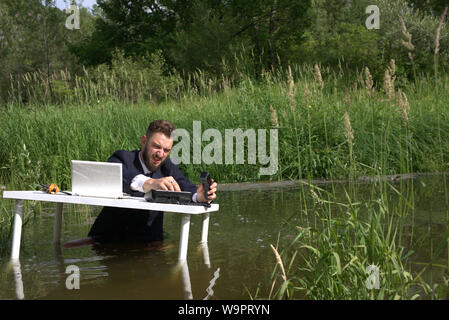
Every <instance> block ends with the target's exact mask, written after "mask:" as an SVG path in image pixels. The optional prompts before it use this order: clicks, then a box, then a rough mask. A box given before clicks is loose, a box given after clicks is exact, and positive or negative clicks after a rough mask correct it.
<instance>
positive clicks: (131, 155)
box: [65, 120, 217, 247]
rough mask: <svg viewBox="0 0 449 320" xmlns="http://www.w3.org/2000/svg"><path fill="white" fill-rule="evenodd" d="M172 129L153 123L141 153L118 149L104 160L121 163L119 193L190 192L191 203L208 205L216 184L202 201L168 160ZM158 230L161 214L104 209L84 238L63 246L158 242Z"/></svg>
mask: <svg viewBox="0 0 449 320" xmlns="http://www.w3.org/2000/svg"><path fill="white" fill-rule="evenodd" d="M174 130H175V127H174V125H173V124H172V123H170V122H169V121H166V120H156V121H153V122H151V123H150V125H149V126H148V129H147V132H146V134H145V135H143V136H142V138H141V141H140V143H141V150H134V151H125V150H118V151H116V152H114V154H113V155H112V156H111V157H110V158H109V159H108V162H118V163H122V170H123V192H125V193H127V194H129V195H131V196H135V197H143V196H144V194H145V193H146V192H148V191H150V190H151V189H156V190H171V191H190V192H192V193H193V197H192V201H194V202H211V201H212V200H214V199H215V198H216V194H215V193H216V191H217V183H216V182H213V183H212V185H211V186H210V190H209V191H208V198H207V199H206V198H205V197H204V192H203V190H204V186H203V185H202V184H200V186H199V187H196V186H195V185H194V184H192V183H191V182H190V181H189V179H187V178H186V177H185V176H184V175H183V174H182V172H181V171H180V170H179V168H178V166H177V165H175V164H174V163H173V162H172V161H171V160H170V158H168V155H169V154H170V150H171V148H172V146H173V139H172V133H173V131H174ZM162 227H163V212H159V211H146V210H137V209H126V208H113V207H104V208H103V210H102V211H101V212H100V214H99V215H98V217H97V219H96V220H95V222H94V224H93V225H92V228H91V229H90V231H89V234H88V238H87V239H81V240H77V241H73V242H71V243H67V244H66V245H65V247H72V246H78V245H83V244H91V243H95V242H97V243H98V242H99V243H107V242H147V243H150V242H160V241H162V240H163V229H162Z"/></svg>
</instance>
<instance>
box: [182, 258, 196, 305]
mask: <svg viewBox="0 0 449 320" xmlns="http://www.w3.org/2000/svg"><path fill="white" fill-rule="evenodd" d="M180 264H181V278H182V287H183V289H184V299H186V300H192V299H193V294H192V285H191V283H190V274H189V266H188V265H187V261H181V262H180Z"/></svg>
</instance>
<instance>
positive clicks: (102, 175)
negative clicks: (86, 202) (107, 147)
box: [71, 160, 123, 198]
mask: <svg viewBox="0 0 449 320" xmlns="http://www.w3.org/2000/svg"><path fill="white" fill-rule="evenodd" d="M71 164H72V193H75V194H78V195H80V196H91V197H105V198H120V197H122V196H123V186H122V164H121V163H113V162H95V161H81V160H72V161H71Z"/></svg>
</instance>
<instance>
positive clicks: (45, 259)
mask: <svg viewBox="0 0 449 320" xmlns="http://www.w3.org/2000/svg"><path fill="white" fill-rule="evenodd" d="M448 183H449V181H447V177H446V176H429V177H419V178H417V179H411V180H407V181H399V182H395V183H394V184H393V186H394V187H395V188H396V189H397V190H398V191H399V194H400V195H399V194H398V193H396V192H391V191H388V192H386V193H385V192H384V194H387V197H388V204H389V205H390V206H392V207H395V205H396V204H398V203H400V201H399V200H400V198H401V197H402V199H404V198H405V199H406V200H407V201H408V203H412V205H413V208H414V209H413V210H412V211H413V212H412V213H410V210H409V212H408V213H407V214H408V215H409V216H410V219H407V220H406V232H405V233H404V245H405V246H408V243H410V245H413V244H414V243H416V241H414V240H415V239H419V237H420V236H421V235H424V236H423V237H422V238H421V240H420V242H419V246H418V247H417V248H416V252H415V253H414V254H413V257H412V260H413V263H412V265H411V269H412V271H413V272H419V271H420V270H422V268H423V267H424V266H425V265H426V264H428V262H429V261H430V260H431V259H432V258H433V259H432V266H430V267H427V269H426V270H425V272H423V274H422V277H423V278H425V280H426V281H428V282H429V283H440V282H441V281H443V280H442V278H443V276H444V274H445V272H447V244H446V246H444V247H443V249H442V250H441V252H439V253H438V255H436V252H437V251H438V247H439V245H440V244H441V243H442V241H445V240H444V233H445V231H446V224H447V202H446V192H445V188H446V185H447V184H448ZM347 187H348V186H347V185H345V184H334V185H333V186H331V185H328V186H321V188H323V189H325V190H328V191H330V192H333V193H335V194H336V195H337V198H339V199H340V200H341V201H342V202H343V201H345V193H344V190H345V189H346V188H347ZM355 190H356V191H357V197H358V201H363V199H376V198H377V197H379V195H378V194H377V188H373V186H372V185H370V184H359V185H357V186H356V187H355ZM305 194H306V195H307V199H304V195H305ZM3 201H5V200H3ZM300 201H306V202H308V203H313V199H312V197H310V193H303V192H302V191H301V188H300V187H298V186H296V187H289V188H280V187H278V188H274V189H267V188H263V189H257V188H253V189H252V190H247V191H245V190H236V191H222V192H220V193H219V194H218V198H217V201H216V203H219V204H220V210H219V211H218V212H213V213H211V215H210V225H209V237H208V244H207V246H204V245H201V244H200V243H199V242H200V239H201V221H202V220H201V216H192V217H191V226H190V238H189V250H188V256H187V263H186V264H183V265H180V264H178V245H179V232H180V224H181V216H180V215H179V214H175V213H165V216H164V230H165V233H166V240H164V243H163V250H158V251H155V250H150V249H149V248H148V247H146V246H143V245H129V244H128V245H124V244H123V245H114V246H84V247H78V248H59V249H58V248H56V249H55V247H54V246H53V243H52V242H53V241H52V240H53V225H54V212H55V211H56V205H55V204H49V203H46V204H42V205H43V209H42V213H41V214H40V215H39V216H38V217H37V218H36V219H34V220H32V221H30V223H28V224H27V225H25V226H24V228H23V233H22V248H21V252H20V268H17V266H16V269H15V270H14V269H13V268H12V267H11V266H9V264H8V260H9V257H7V256H4V257H2V260H1V263H0V268H1V269H0V299H17V298H24V299H189V298H193V299H250V298H251V297H254V296H257V297H258V298H266V297H268V295H269V292H270V288H271V284H272V282H271V280H270V275H271V273H272V272H273V269H274V267H275V264H276V259H275V256H274V254H273V251H272V249H271V248H270V245H273V246H278V247H279V248H280V249H281V248H282V247H283V246H286V245H288V244H289V243H290V241H292V240H293V239H294V238H295V236H296V235H297V226H303V224H304V223H305V221H306V220H307V221H310V220H313V214H308V215H307V217H304V212H303V211H302V210H300V208H301V205H300ZM100 209H101V208H100V207H87V206H73V205H65V207H64V214H63V226H62V236H61V239H62V241H61V242H62V243H64V242H67V241H71V240H74V239H79V238H83V237H85V236H86V235H87V233H88V231H89V229H90V226H91V225H92V223H93V221H94V220H95V217H96V216H97V215H98V213H99V212H100ZM399 209H400V208H399ZM399 209H398V210H399ZM69 266H76V268H78V269H79V285H80V286H79V289H71V290H70V289H68V288H67V282H68V279H70V278H69V277H70V276H71V273H70V271H69V272H67V271H68V267H69Z"/></svg>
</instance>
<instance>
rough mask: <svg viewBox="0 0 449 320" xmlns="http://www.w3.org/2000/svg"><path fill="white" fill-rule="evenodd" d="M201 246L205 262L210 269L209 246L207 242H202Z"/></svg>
mask: <svg viewBox="0 0 449 320" xmlns="http://www.w3.org/2000/svg"><path fill="white" fill-rule="evenodd" d="M200 246H201V249H202V251H203V258H204V264H205V265H206V267H207V268H208V269H210V258H209V247H208V246H207V243H201V244H200Z"/></svg>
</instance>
